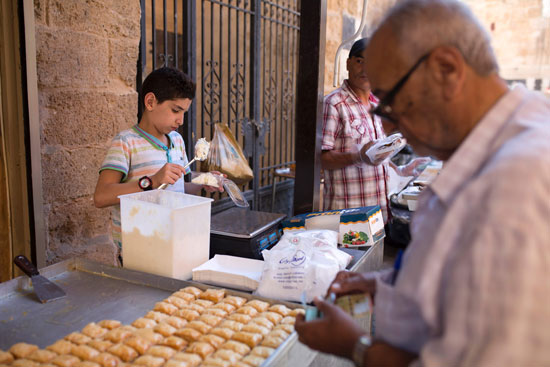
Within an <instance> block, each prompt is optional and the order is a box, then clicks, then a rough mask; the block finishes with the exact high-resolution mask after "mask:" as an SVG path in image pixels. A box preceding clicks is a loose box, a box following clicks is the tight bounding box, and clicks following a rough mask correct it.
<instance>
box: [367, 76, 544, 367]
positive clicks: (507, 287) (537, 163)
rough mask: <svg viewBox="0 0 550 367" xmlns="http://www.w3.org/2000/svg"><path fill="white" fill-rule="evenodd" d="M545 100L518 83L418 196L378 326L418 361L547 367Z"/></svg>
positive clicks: (386, 283)
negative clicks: (400, 262) (408, 239)
mask: <svg viewBox="0 0 550 367" xmlns="http://www.w3.org/2000/svg"><path fill="white" fill-rule="evenodd" d="M549 142H550V101H548V99H546V98H544V96H542V95H541V94H537V93H533V92H529V91H527V90H526V89H525V88H524V87H519V86H518V87H516V88H514V89H513V90H512V91H510V92H508V93H507V94H506V95H504V96H503V97H502V98H500V100H499V101H498V102H497V103H496V105H495V106H494V107H493V108H492V109H491V110H490V111H489V112H488V113H487V114H486V115H485V117H484V118H483V120H482V121H480V122H479V124H478V125H477V126H476V127H475V128H474V130H472V132H470V134H469V135H468V136H467V138H466V140H465V141H464V142H463V143H462V144H461V145H460V147H459V148H458V150H457V151H456V152H455V153H454V154H453V155H452V157H451V158H450V160H449V161H447V162H446V163H445V166H444V168H443V170H442V171H441V173H440V174H439V176H438V177H437V178H436V180H435V181H434V182H433V183H432V184H431V185H430V187H428V188H426V189H425V191H424V192H423V193H422V195H421V196H420V200H419V204H418V211H416V212H415V215H414V217H413V221H412V223H411V236H412V241H411V243H410V244H409V246H408V247H407V250H406V252H405V256H404V259H403V266H402V269H401V271H400V272H399V273H398V276H397V279H396V282H395V284H394V285H392V282H391V279H392V278H393V277H392V276H391V275H390V276H389V277H382V278H381V279H380V281H378V282H377V287H376V296H375V303H374V305H375V306H374V307H375V314H376V337H377V338H378V339H382V340H385V341H386V342H388V343H390V344H392V345H394V346H396V347H400V348H403V349H405V350H409V351H412V352H414V353H416V354H418V355H419V359H418V360H417V361H416V362H415V363H413V364H412V365H413V366H415V367H418V366H550V350H549V349H548V346H549V345H550V199H549V198H550V168H549V167H550V143H549Z"/></svg>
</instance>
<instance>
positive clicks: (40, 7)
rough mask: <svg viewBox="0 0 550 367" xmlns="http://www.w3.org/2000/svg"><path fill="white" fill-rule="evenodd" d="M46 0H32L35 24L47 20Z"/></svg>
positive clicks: (43, 22)
mask: <svg viewBox="0 0 550 367" xmlns="http://www.w3.org/2000/svg"><path fill="white" fill-rule="evenodd" d="M46 7H47V0H34V21H35V23H36V24H46V22H47V9H46Z"/></svg>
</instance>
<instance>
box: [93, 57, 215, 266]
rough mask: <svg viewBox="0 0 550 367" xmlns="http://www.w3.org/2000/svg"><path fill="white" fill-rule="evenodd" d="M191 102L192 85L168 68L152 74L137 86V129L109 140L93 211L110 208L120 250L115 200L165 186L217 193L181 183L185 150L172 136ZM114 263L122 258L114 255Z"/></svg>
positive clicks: (114, 233)
mask: <svg viewBox="0 0 550 367" xmlns="http://www.w3.org/2000/svg"><path fill="white" fill-rule="evenodd" d="M194 97H195V83H194V82H193V81H192V80H191V79H189V77H188V76H187V75H185V74H184V73H182V72H181V71H179V70H177V69H173V68H167V67H163V68H160V69H157V70H154V71H153V72H151V74H149V75H148V76H147V78H146V79H145V81H144V82H143V86H142V89H141V93H140V95H139V103H141V104H142V107H143V115H142V117H141V120H140V121H139V123H138V124H137V125H134V126H133V127H132V128H130V129H128V130H124V131H122V132H120V133H119V134H118V135H117V136H115V137H114V138H113V141H112V143H111V147H110V148H109V150H108V152H107V156H106V157H105V160H104V161H103V164H102V165H101V169H100V171H99V172H100V173H99V178H98V180H97V185H96V189H95V193H94V204H95V206H96V207H98V208H104V207H107V206H112V207H113V208H112V226H113V240H114V242H115V244H116V245H117V246H118V250H119V252H120V249H121V248H122V237H121V227H120V205H119V204H120V200H119V199H118V196H119V195H124V194H131V193H135V192H141V191H147V190H152V189H156V188H158V187H159V186H160V185H162V184H169V186H168V187H167V188H166V189H167V190H173V191H179V192H186V193H188V194H194V195H197V194H200V190H201V188H204V189H205V190H207V191H209V192H211V191H216V190H217V191H223V188H222V187H218V188H213V187H212V186H203V185H196V184H193V183H186V182H184V179H183V176H184V175H186V174H188V173H191V170H190V169H189V168H187V169H185V170H184V169H183V166H185V165H186V164H187V163H188V160H187V155H186V154H185V144H184V142H183V138H182V136H181V135H180V134H179V133H178V132H177V131H176V130H177V129H178V127H180V126H181V125H182V124H183V115H184V113H185V112H186V111H187V110H188V109H189V107H190V106H191V102H192V99H193V98H194ZM119 260H120V261H121V262H122V258H121V256H120V255H119Z"/></svg>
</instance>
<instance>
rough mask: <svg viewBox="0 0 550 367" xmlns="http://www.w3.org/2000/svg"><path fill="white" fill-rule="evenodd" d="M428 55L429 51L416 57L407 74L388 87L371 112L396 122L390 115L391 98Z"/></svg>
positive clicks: (392, 98)
mask: <svg viewBox="0 0 550 367" xmlns="http://www.w3.org/2000/svg"><path fill="white" fill-rule="evenodd" d="M428 56H430V52H428V53H427V54H425V55H423V56H422V57H421V58H420V59H418V61H417V62H416V64H414V65H413V66H412V68H411V69H410V70H409V71H408V72H407V74H405V75H404V76H403V77H402V78H401V79H399V81H398V82H397V83H396V84H395V86H394V87H393V88H392V89H390V91H389V92H388V94H386V95H385V96H384V98H381V99H380V102H379V103H378V106H376V108H375V109H374V110H373V111H372V113H373V114H375V115H377V116H380V117H381V118H384V119H386V120H388V121H391V122H393V123H396V122H397V121H396V119H395V117H393V116H392V113H393V109H392V107H391V105H392V103H393V100H394V98H395V96H396V95H397V93H399V91H400V90H401V88H403V86H404V85H405V83H406V82H407V80H409V77H410V76H411V75H412V73H414V71H415V70H416V69H417V68H418V66H420V64H422V62H423V61H424V60H426V59H427V58H428Z"/></svg>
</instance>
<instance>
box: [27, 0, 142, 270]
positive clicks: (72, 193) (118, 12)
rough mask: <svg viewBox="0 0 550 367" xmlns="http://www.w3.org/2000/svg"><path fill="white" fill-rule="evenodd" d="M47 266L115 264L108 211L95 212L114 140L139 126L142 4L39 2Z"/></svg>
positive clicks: (127, 0)
mask: <svg viewBox="0 0 550 367" xmlns="http://www.w3.org/2000/svg"><path fill="white" fill-rule="evenodd" d="M34 4H35V16H36V48H37V55H36V57H37V60H36V61H37V72H38V90H39V115H40V128H41V152H42V179H43V190H44V191H43V197H44V218H45V224H46V229H47V243H46V261H47V263H48V264H51V263H54V262H57V261H60V260H62V259H65V258H68V257H72V256H82V257H87V258H90V259H93V260H97V261H101V262H105V263H110V264H113V263H115V250H116V249H115V247H114V245H113V244H112V241H111V239H110V230H109V210H108V209H101V210H100V209H96V208H95V207H94V205H93V199H92V196H93V192H94V189H95V184H96V181H97V177H98V168H99V166H100V165H101V162H102V160H103V158H104V155H105V151H106V148H107V146H108V144H109V142H110V140H111V138H112V137H113V136H114V135H115V134H116V133H117V132H118V131H120V130H122V129H125V128H127V127H129V126H131V125H132V124H134V123H135V120H136V114H137V93H136V91H135V79H136V65H137V58H138V46H139V37H140V2H139V0H124V1H120V0H95V1H63V0H35V1H34Z"/></svg>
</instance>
